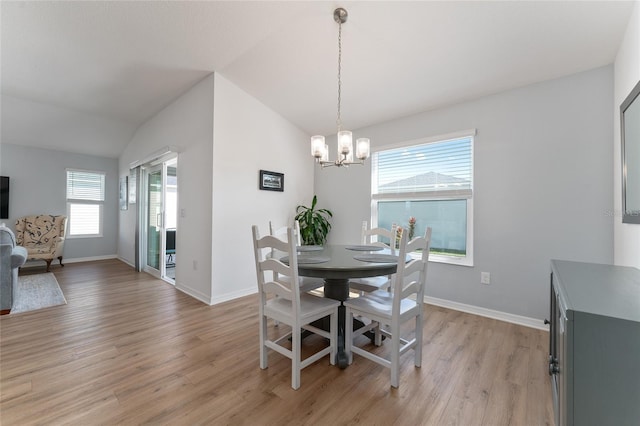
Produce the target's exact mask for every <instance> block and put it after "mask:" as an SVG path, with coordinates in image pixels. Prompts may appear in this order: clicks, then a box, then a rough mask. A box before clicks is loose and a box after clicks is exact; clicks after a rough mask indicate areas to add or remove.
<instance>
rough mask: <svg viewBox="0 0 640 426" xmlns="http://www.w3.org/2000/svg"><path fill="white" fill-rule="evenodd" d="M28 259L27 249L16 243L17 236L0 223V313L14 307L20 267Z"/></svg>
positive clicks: (6, 312)
mask: <svg viewBox="0 0 640 426" xmlns="http://www.w3.org/2000/svg"><path fill="white" fill-rule="evenodd" d="M26 261H27V249H25V248H24V247H20V246H18V245H16V237H15V235H14V234H13V232H12V231H11V229H9V228H7V227H6V226H5V225H4V224H2V225H0V315H3V314H8V313H9V312H10V311H11V308H12V307H13V296H14V294H15V292H16V287H17V286H18V269H19V268H20V267H21V266H22V265H24V263H25V262H26Z"/></svg>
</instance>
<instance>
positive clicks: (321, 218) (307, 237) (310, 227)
mask: <svg viewBox="0 0 640 426" xmlns="http://www.w3.org/2000/svg"><path fill="white" fill-rule="evenodd" d="M317 203H318V198H317V197H316V196H315V195H314V196H313V201H312V202H311V207H307V206H303V205H300V206H298V207H296V220H297V221H298V222H299V223H300V238H301V239H302V244H304V245H323V244H324V243H325V242H326V241H327V234H329V231H330V230H331V223H329V218H330V217H333V213H331V212H330V211H329V210H327V209H316V204H317Z"/></svg>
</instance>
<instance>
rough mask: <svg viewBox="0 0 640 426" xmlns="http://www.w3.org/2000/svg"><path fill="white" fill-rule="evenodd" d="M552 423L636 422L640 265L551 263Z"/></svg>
mask: <svg viewBox="0 0 640 426" xmlns="http://www.w3.org/2000/svg"><path fill="white" fill-rule="evenodd" d="M550 315H551V325H550V333H549V337H550V345H549V374H551V377H552V380H551V383H552V391H553V400H554V410H555V416H556V426H564V425H580V426H588V425H594V426H596V425H597V426H601V425H616V426H624V425H630V426H631V425H633V426H637V425H640V270H638V269H636V268H629V267H621V266H612V265H600V264H593V263H579V262H568V261H559V260H552V261H551V313H550Z"/></svg>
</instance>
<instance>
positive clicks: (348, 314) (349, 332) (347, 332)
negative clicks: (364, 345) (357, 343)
mask: <svg viewBox="0 0 640 426" xmlns="http://www.w3.org/2000/svg"><path fill="white" fill-rule="evenodd" d="M352 347H353V311H352V310H351V308H349V307H347V308H346V309H345V314H344V351H345V352H346V353H347V364H348V365H351V363H352V362H353V352H352Z"/></svg>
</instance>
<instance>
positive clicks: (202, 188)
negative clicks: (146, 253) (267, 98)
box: [119, 74, 313, 304]
mask: <svg viewBox="0 0 640 426" xmlns="http://www.w3.org/2000/svg"><path fill="white" fill-rule="evenodd" d="M308 141H309V136H308V135H306V134H304V133H303V132H302V131H300V130H299V129H297V128H296V127H294V126H293V125H291V124H290V123H289V122H287V121H286V120H284V119H283V118H282V117H281V116H279V115H277V114H276V113H274V112H273V111H272V110H270V109H269V108H267V107H266V106H265V105H263V104H262V103H260V102H258V101H257V100H256V99H255V98H253V97H251V96H250V95H248V94H247V93H245V92H244V91H242V90H241V89H239V88H238V87H236V86H235V85H233V84H232V83H230V82H229V81H227V80H226V79H225V78H224V77H222V76H220V75H219V74H215V75H214V74H211V75H210V76H208V77H207V78H206V79H204V80H203V81H202V82H200V83H199V84H197V85H196V86H194V87H193V88H192V89H191V90H189V91H188V92H187V93H185V94H184V95H182V96H181V97H180V98H178V99H177V100H176V101H174V102H173V103H172V104H170V105H169V106H168V107H167V108H165V109H164V110H163V111H161V112H160V113H159V114H158V115H156V116H155V117H153V118H152V119H151V120H149V121H148V122H147V123H145V124H144V125H143V126H141V127H140V129H138V131H137V132H136V134H135V136H134V138H133V140H132V141H131V143H130V144H129V146H128V147H127V149H126V150H125V153H124V154H123V155H122V157H121V158H120V174H121V175H122V176H124V174H126V173H127V172H128V169H129V164H130V163H131V162H132V161H134V160H140V159H143V158H145V157H147V156H148V155H149V154H151V153H152V152H154V151H156V150H157V149H159V148H161V147H163V146H166V145H176V146H179V147H180V148H181V152H180V154H179V155H178V211H182V210H184V212H185V217H180V216H179V217H178V231H177V238H176V252H177V253H178V256H177V258H178V261H177V264H176V287H177V288H179V289H180V290H182V291H184V292H186V293H188V294H191V295H192V296H194V297H196V298H198V299H200V300H202V301H204V302H206V303H209V304H213V303H219V302H222V301H226V300H230V299H233V298H235V297H238V296H242V295H246V294H251V293H255V292H256V291H257V286H256V276H255V264H254V259H253V252H252V250H253V246H252V242H251V225H253V224H256V225H258V226H260V229H261V231H262V232H263V233H266V232H268V223H269V220H273V221H274V222H275V223H276V224H279V225H284V224H285V223H287V222H292V221H293V216H294V214H295V207H296V205H298V204H300V203H303V202H308V200H310V199H311V197H312V196H313V160H312V158H311V156H310V154H309V149H308ZM260 169H265V170H271V171H277V172H281V173H284V174H285V190H284V192H272V191H259V190H258V173H259V170H260ZM120 223H121V226H120V243H119V254H120V256H121V257H122V258H123V259H124V260H125V261H127V262H130V263H133V262H134V259H135V253H134V247H135V241H134V230H135V210H134V209H131V208H130V209H129V210H127V211H122V212H121V214H120ZM194 262H195V263H196V266H194Z"/></svg>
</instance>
